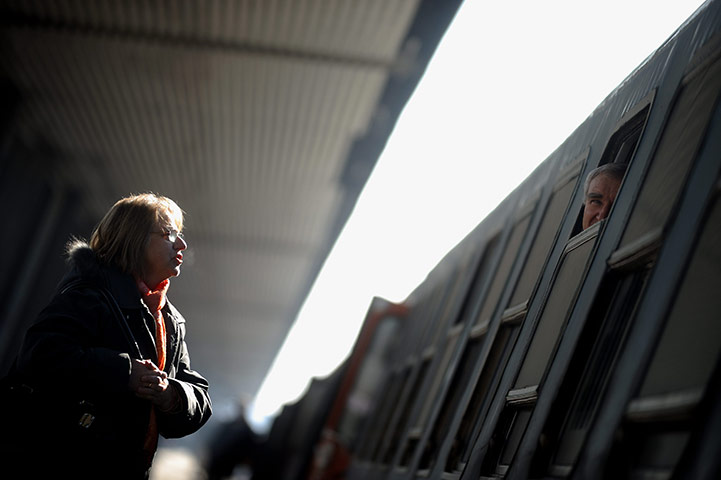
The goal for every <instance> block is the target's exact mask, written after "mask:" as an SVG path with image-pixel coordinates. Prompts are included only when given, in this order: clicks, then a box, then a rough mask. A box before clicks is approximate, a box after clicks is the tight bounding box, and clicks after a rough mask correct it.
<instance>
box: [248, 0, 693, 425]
mask: <svg viewBox="0 0 721 480" xmlns="http://www.w3.org/2000/svg"><path fill="white" fill-rule="evenodd" d="M702 3H703V2H702V1H701V0H674V1H673V2H661V3H659V2H658V0H606V1H604V2H597V1H581V0H573V1H571V0H566V1H548V2H538V1H535V0H522V1H513V2H502V1H499V2H488V1H482V0H466V1H465V2H464V4H463V5H462V6H461V8H460V10H459V11H458V14H457V15H456V18H455V20H454V21H453V23H452V24H451V26H450V27H449V29H448V31H447V32H446V35H445V36H444V38H443V39H442V41H441V43H440V45H439V47H438V49H437V51H436V53H435V55H434V57H433V59H432V60H431V63H430V64H429V66H428V69H427V71H426V74H425V75H424V77H423V79H422V80H421V83H420V84H419V86H418V88H417V89H416V92H415V93H414V95H413V97H412V98H411V100H410V101H409V103H408V105H407V106H406V108H405V109H404V111H403V113H402V115H401V117H400V119H399V121H398V124H397V125H396V128H395V130H394V132H393V134H392V136H391V138H390V140H389V142H388V145H387V146H386V149H385V151H384V152H383V154H382V155H381V157H380V159H379V160H378V163H377V165H376V168H375V170H374V171H373V174H372V175H371V177H370V179H369V181H368V183H367V185H366V187H365V189H364V190H363V192H362V193H361V196H360V198H359V200H358V203H357V205H356V208H355V211H354V212H353V215H352V216H351V218H350V219H349V221H348V223H347V225H346V227H345V229H344V230H343V231H342V233H341V235H340V237H339V239H338V241H337V242H336V245H335V246H334V248H333V250H332V251H331V253H330V255H329V257H328V259H327V261H326V264H325V266H324V267H323V269H322V271H321V272H320V274H319V276H318V278H317V279H316V282H315V285H314V287H313V289H312V291H311V293H310V295H309V297H308V298H307V299H306V302H305V304H304V306H303V308H302V309H301V311H300V313H299V316H298V318H297V320H296V322H295V324H294V326H293V328H292V329H291V331H290V333H289V335H288V337H287V338H286V341H285V344H284V346H283V348H282V349H281V351H280V352H279V353H278V356H277V357H276V359H275V362H274V365H273V367H272V368H271V370H270V372H269V373H268V376H267V377H266V379H265V381H264V383H263V385H262V386H261V389H260V391H259V392H258V394H257V396H256V398H255V401H254V403H253V405H252V406H251V416H250V418H249V420H250V421H251V423H252V424H253V425H254V426H255V427H256V428H258V429H259V430H263V429H264V427H266V426H267V425H268V423H267V421H268V420H269V417H270V416H272V415H274V414H275V413H277V412H278V410H279V409H280V407H281V406H282V405H283V404H284V403H288V402H292V401H294V400H296V399H297V397H298V396H299V395H301V394H302V393H303V392H304V390H305V388H306V387H307V385H308V382H309V380H310V378H311V377H323V376H326V375H328V374H329V373H331V372H332V371H333V370H334V369H335V368H336V367H337V366H338V365H339V363H340V362H341V361H342V360H343V359H344V358H345V357H346V356H347V355H348V353H349V351H350V348H351V347H352V346H353V342H354V341H355V338H356V335H357V333H358V330H359V329H360V326H361V322H362V321H363V319H364V317H365V314H366V311H367V309H368V307H369V305H370V301H371V298H372V297H373V296H374V295H375V296H381V297H384V298H386V299H388V300H392V301H402V300H403V299H405V298H406V297H407V296H408V294H410V292H411V291H412V290H413V289H414V288H415V287H416V286H417V285H418V284H420V283H421V282H422V281H423V279H424V278H425V276H426V274H427V273H428V272H429V271H430V270H431V269H432V268H433V267H434V266H435V265H436V264H437V263H438V261H439V260H440V259H441V258H442V257H443V256H444V255H445V254H446V253H447V252H448V251H449V250H450V249H451V248H453V246H455V245H456V244H457V243H458V242H459V241H460V240H461V239H462V238H463V237H464V236H465V235H466V234H468V233H469V232H470V231H471V230H472V229H473V228H474V227H475V226H476V225H477V224H478V223H479V222H480V221H481V220H482V219H483V218H484V217H485V216H486V215H487V214H488V213H490V212H491V211H492V210H493V208H494V207H495V206H496V205H498V203H499V202H500V201H501V200H502V199H503V198H504V197H506V195H508V194H509V193H510V192H511V191H512V190H513V188H515V187H516V186H517V185H518V184H520V183H521V182H522V181H523V180H524V179H525V178H526V177H527V176H528V175H529V174H530V173H531V171H532V170H533V169H534V168H535V167H536V166H537V165H538V164H539V163H540V162H542V161H543V160H544V159H546V157H548V155H549V154H550V153H551V152H553V150H554V149H555V148H556V147H558V146H559V145H560V144H561V143H562V142H563V141H564V140H565V139H566V138H567V137H568V136H569V135H570V134H571V133H572V132H573V130H574V129H575V128H576V127H577V126H578V125H579V124H580V123H582V122H583V120H584V119H585V118H586V117H588V115H590V113H591V112H592V111H593V110H594V108H595V107H596V106H597V105H598V104H599V103H601V101H602V100H603V99H604V98H605V97H606V96H607V95H608V94H609V93H610V92H611V91H612V90H613V89H614V88H615V87H616V86H617V85H618V84H619V83H621V81H622V80H623V79H624V78H626V76H628V74H630V73H631V71H633V69H634V68H636V67H637V66H638V65H639V64H640V63H641V62H643V60H644V59H645V58H646V57H648V56H649V55H650V54H651V53H652V52H653V51H654V50H655V49H656V48H658V47H659V46H660V45H661V43H663V42H664V41H665V40H666V39H667V38H668V37H669V36H670V35H671V34H672V33H673V32H674V31H675V30H676V28H678V27H679V26H680V25H681V24H682V23H683V22H684V21H685V20H686V18H688V17H689V16H690V15H691V14H692V13H693V12H694V11H695V10H696V8H698V6H699V5H701V4H702Z"/></svg>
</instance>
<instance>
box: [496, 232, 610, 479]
mask: <svg viewBox="0 0 721 480" xmlns="http://www.w3.org/2000/svg"><path fill="white" fill-rule="evenodd" d="M602 223H603V221H601V222H598V223H596V224H595V225H592V226H591V227H589V228H587V229H586V230H584V231H583V232H581V233H580V234H578V235H576V236H575V237H573V238H571V240H569V241H568V244H567V245H566V248H565V250H564V252H563V255H562V258H561V261H560V263H559V266H558V268H557V271H556V274H555V278H554V280H553V283H552V288H551V290H550V292H549V295H548V298H547V299H546V303H545V305H544V307H543V311H542V312H541V316H540V319H539V321H538V325H537V327H536V332H535V334H534V336H533V339H532V340H531V344H530V346H529V348H528V351H527V352H526V356H525V358H524V360H523V364H522V365H521V369H520V371H519V373H518V376H517V378H516V381H515V384H514V386H513V388H512V390H511V391H509V392H508V394H507V396H506V407H505V408H504V411H503V412H502V415H501V419H505V420H504V421H501V420H500V419H499V422H498V425H496V429H495V431H494V434H493V437H494V438H496V439H497V440H498V441H501V442H502V443H505V446H504V449H503V451H502V452H500V451H494V452H491V451H489V455H488V456H487V458H486V461H485V462H484V467H483V468H484V471H485V473H486V474H493V475H495V474H498V473H503V472H504V471H505V469H506V466H507V465H508V464H509V463H510V458H512V457H513V455H514V454H515V448H516V447H515V446H514V445H512V444H511V443H510V442H506V439H513V438H516V436H518V441H519V442H520V436H522V435H523V432H525V429H526V425H527V423H528V419H529V418H530V414H531V412H532V410H533V405H535V401H536V396H537V394H538V389H539V385H540V384H541V380H542V377H543V374H544V372H545V370H546V366H547V364H548V362H549V360H550V359H551V357H552V354H553V351H554V349H555V346H556V342H557V339H558V338H559V336H560V333H561V331H562V328H563V326H564V325H565V322H566V319H567V317H568V314H569V312H570V310H571V307H572V306H573V303H574V300H575V298H576V293H577V292H578V290H579V288H580V286H581V282H582V280H583V276H584V274H585V272H586V268H587V266H588V263H589V260H590V258H591V253H592V252H593V247H594V245H595V240H596V238H597V237H598V232H599V230H600V228H601V225H602ZM519 409H520V410H519ZM521 412H526V413H527V414H526V413H523V414H522V415H521ZM521 420H523V421H521ZM501 439H504V440H501ZM515 445H517V443H516V444H515Z"/></svg>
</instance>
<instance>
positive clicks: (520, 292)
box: [507, 177, 578, 307]
mask: <svg viewBox="0 0 721 480" xmlns="http://www.w3.org/2000/svg"><path fill="white" fill-rule="evenodd" d="M577 178H578V177H573V179H571V180H570V181H568V182H567V183H566V184H565V185H564V186H563V187H561V188H560V189H559V190H557V191H556V192H554V193H553V195H552V196H551V200H550V201H549V202H548V208H547V209H546V212H545V214H544V217H543V221H542V222H541V227H540V228H539V229H538V233H537V235H536V238H535V239H534V241H533V246H532V247H531V251H530V252H529V254H528V259H527V260H526V264H525V265H524V266H523V271H522V272H521V276H520V278H519V279H518V284H517V285H516V290H515V291H514V292H513V297H512V298H511V302H510V303H509V304H508V305H507V306H508V307H512V306H515V305H518V304H520V303H522V302H525V301H526V300H528V297H530V296H531V291H532V290H533V287H534V286H535V284H536V280H537V279H538V276H539V275H540V273H541V268H543V263H544V262H545V261H546V256H547V255H548V252H549V250H551V247H552V245H553V239H554V238H555V237H556V231H557V230H558V227H559V226H560V225H561V221H562V220H563V214H564V213H565V212H566V207H567V206H568V201H569V200H570V199H571V195H572V194H573V189H574V187H575V186H576V179H577ZM564 241H565V239H564Z"/></svg>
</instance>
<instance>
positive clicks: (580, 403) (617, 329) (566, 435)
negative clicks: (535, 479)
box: [554, 269, 648, 465]
mask: <svg viewBox="0 0 721 480" xmlns="http://www.w3.org/2000/svg"><path fill="white" fill-rule="evenodd" d="M647 276H648V270H645V269H644V270H641V271H637V272H632V273H630V274H627V275H626V276H625V277H623V278H621V279H618V280H615V281H614V283H615V287H614V289H613V293H611V294H600V295H599V296H598V297H597V299H596V305H597V306H599V305H600V306H601V307H602V308H604V309H605V313H604V314H602V315H598V316H595V315H592V316H591V317H590V319H589V322H593V323H595V322H599V323H600V326H601V327H600V330H599V331H598V332H595V335H594V336H595V339H594V341H593V344H592V345H589V344H588V343H586V344H585V345H581V346H580V347H579V350H581V351H586V350H589V349H590V350H591V353H590V355H589V357H588V361H587V362H585V363H586V365H585V368H584V371H583V374H582V375H581V378H580V382H579V383H578V385H577V386H576V388H575V395H574V398H573V402H572V403H571V407H570V409H569V413H568V414H567V415H566V422H565V425H564V426H563V433H562V435H561V439H560V441H559V444H558V447H557V452H556V458H555V462H554V463H555V464H556V465H573V464H575V463H576V457H577V455H578V453H579V452H580V451H581V447H582V446H583V442H584V440H585V437H586V433H587V432H588V429H589V428H590V426H591V422H592V421H593V419H594V418H595V415H596V411H597V409H598V406H599V405H600V403H601V401H602V398H603V393H604V392H605V390H606V384H607V382H608V380H609V378H610V375H611V374H612V372H613V369H614V365H615V363H616V359H617V355H618V352H619V351H620V349H621V345H622V344H623V341H624V339H625V338H626V331H627V329H628V326H629V324H630V321H629V320H630V319H631V316H632V314H633V311H634V309H635V307H636V303H637V302H638V299H639V298H640V297H641V292H642V291H643V287H644V285H645V283H646V278H647ZM594 327H595V326H594V325H589V328H594ZM574 358H575V359H576V360H575V361H577V362H578V363H579V364H580V363H582V362H584V360H583V358H582V357H579V356H578V354H577V355H576V357H574ZM579 366H580V365H579ZM574 383H575V381H574ZM569 389H570V388H569Z"/></svg>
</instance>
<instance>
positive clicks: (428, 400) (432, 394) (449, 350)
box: [416, 335, 458, 427]
mask: <svg viewBox="0 0 721 480" xmlns="http://www.w3.org/2000/svg"><path fill="white" fill-rule="evenodd" d="M457 341H458V336H457V335H456V336H453V337H452V338H450V339H448V342H447V343H446V348H445V351H444V352H443V358H442V359H441V363H440V364H439V365H438V367H437V370H436V374H435V376H434V377H433V384H432V385H431V387H430V389H429V390H428V391H427V392H426V394H425V395H424V397H425V398H424V401H423V408H422V410H421V413H420V415H419V416H418V421H417V422H416V426H417V427H423V426H424V425H425V424H426V421H427V419H428V415H429V414H430V411H431V407H432V406H433V403H434V402H435V401H436V395H437V393H438V389H439V388H440V386H441V382H442V380H443V378H444V377H445V376H446V373H447V371H448V364H449V363H450V361H451V357H452V356H453V351H454V350H455V349H456V343H457Z"/></svg>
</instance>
